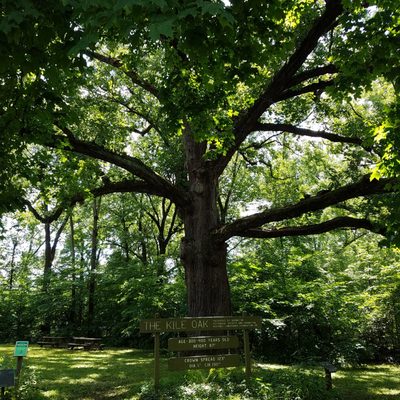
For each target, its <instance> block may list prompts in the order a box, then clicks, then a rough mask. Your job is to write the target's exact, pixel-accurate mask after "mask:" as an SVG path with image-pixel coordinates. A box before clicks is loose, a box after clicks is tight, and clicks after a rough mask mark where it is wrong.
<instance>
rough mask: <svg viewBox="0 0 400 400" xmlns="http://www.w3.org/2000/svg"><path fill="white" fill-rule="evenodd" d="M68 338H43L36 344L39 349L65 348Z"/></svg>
mask: <svg viewBox="0 0 400 400" xmlns="http://www.w3.org/2000/svg"><path fill="white" fill-rule="evenodd" d="M67 342H68V338H67V337H64V336H43V337H42V339H41V340H40V341H38V342H37V344H38V345H39V346H40V347H44V346H49V347H66V345H67Z"/></svg>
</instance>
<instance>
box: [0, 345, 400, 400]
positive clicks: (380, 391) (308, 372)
mask: <svg viewBox="0 0 400 400" xmlns="http://www.w3.org/2000/svg"><path fill="white" fill-rule="evenodd" d="M13 348H14V346H11V345H0V360H1V358H2V356H4V355H9V356H11V355H12V353H13ZM11 361H12V362H13V360H11ZM26 365H27V366H29V368H30V369H31V370H32V371H33V375H34V378H36V381H37V386H38V387H39V394H38V396H36V397H35V400H41V399H51V400H72V399H74V400H76V399H79V400H134V399H137V398H138V394H139V392H140V390H141V387H142V386H143V385H145V384H146V383H147V384H149V383H151V382H152V377H153V355H152V353H149V352H145V351H141V350H135V349H106V350H103V351H81V350H73V351H71V350H65V349H47V348H46V349H41V348H39V347H38V346H35V345H33V346H30V348H29V352H28V358H27V359H26ZM207 374H208V373H207V371H193V372H190V374H189V376H188V375H185V373H182V372H170V371H167V367H166V361H165V360H164V361H163V362H162V365H161V379H162V385H163V386H164V387H168V386H169V385H177V384H184V382H185V379H186V380H188V379H189V380H192V379H193V380H196V381H197V382H202V381H206V378H207ZM254 379H258V380H262V381H263V382H266V383H267V384H268V385H269V384H271V385H272V386H274V385H286V386H287V387H288V388H291V389H290V390H292V392H293V393H296V388H297V387H301V388H302V393H306V396H305V397H304V398H307V399H313V398H318V399H320V398H324V397H325V392H324V390H325V389H324V373H323V370H322V369H321V368H303V367H292V366H290V367H289V366H282V365H272V364H259V368H258V369H257V370H256V371H255V374H254ZM333 382H334V390H333V391H332V392H331V393H330V394H329V396H328V395H326V398H327V399H328V398H329V399H338V400H395V399H398V400H400V367H399V366H391V365H379V366H368V367H366V368H360V369H344V370H339V371H338V372H337V373H335V374H334V375H333ZM314 396H315V397H314ZM234 398H235V399H236V398H238V397H234Z"/></svg>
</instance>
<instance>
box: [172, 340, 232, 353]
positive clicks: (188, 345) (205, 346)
mask: <svg viewBox="0 0 400 400" xmlns="http://www.w3.org/2000/svg"><path fill="white" fill-rule="evenodd" d="M238 347H239V338H238V337H237V336H197V337H186V338H170V339H168V350H169V351H186V350H209V349H236V348H238Z"/></svg>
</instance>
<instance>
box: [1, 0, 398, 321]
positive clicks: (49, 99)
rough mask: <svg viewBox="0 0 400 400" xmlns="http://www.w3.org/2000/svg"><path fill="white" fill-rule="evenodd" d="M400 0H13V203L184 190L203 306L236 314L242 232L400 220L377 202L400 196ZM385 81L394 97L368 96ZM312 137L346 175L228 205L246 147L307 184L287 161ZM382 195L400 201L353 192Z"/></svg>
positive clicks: (4, 78) (193, 305) (9, 204)
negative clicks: (237, 245)
mask: <svg viewBox="0 0 400 400" xmlns="http://www.w3.org/2000/svg"><path fill="white" fill-rule="evenodd" d="M396 3H397V2H396V1H395V0H386V1H383V0H382V1H381V0H376V1H373V2H370V3H366V2H360V1H351V2H350V1H344V0H343V1H340V0H326V1H320V0H317V1H314V0H312V1H311V0H301V1H299V0H272V1H254V0H247V1H243V0H240V1H239V0H238V1H237V0H231V1H230V2H227V1H226V2H223V1H220V0H195V1H194V0H192V1H189V0H119V1H115V2H114V1H108V0H90V1H89V0H88V1H85V2H81V1H74V0H63V1H56V0H52V1H48V2H41V1H36V0H21V1H19V2H13V1H9V0H6V1H3V2H2V8H1V15H2V21H1V23H0V46H1V51H2V55H3V60H2V64H1V67H0V74H1V77H0V85H1V94H0V98H1V111H0V112H1V148H0V156H1V158H2V166H3V169H2V171H1V172H0V176H1V190H2V192H1V209H2V210H9V209H12V208H15V207H18V206H19V207H26V206H27V205H28V206H29V207H31V208H33V205H32V204H33V203H34V202H35V199H37V198H38V196H39V193H40V196H42V198H44V199H45V200H46V201H47V206H46V207H48V208H47V210H48V211H47V213H46V216H44V217H42V220H43V222H44V223H50V222H51V221H53V220H56V219H57V218H58V217H59V216H60V215H61V213H62V212H63V211H64V210H65V209H66V208H68V207H69V206H71V205H73V204H74V203H76V202H79V201H82V200H84V199H85V198H86V197H88V196H100V195H105V194H107V193H116V192H136V193H146V194H149V195H154V196H159V197H162V198H165V199H168V200H169V201H171V202H172V203H174V205H175V207H176V209H177V210H178V214H179V217H180V218H181V220H182V221H183V226H184V237H183V239H182V242H181V260H182V263H183V265H184V269H185V276H186V285H187V294H188V313H189V314H190V315H223V314H229V313H231V304H230V292H229V283H228V276H227V268H226V263H227V260H226V259H227V242H228V241H229V240H230V239H231V238H234V237H247V238H249V237H250V238H266V239H267V238H272V237H282V236H287V235H291V236H293V235H308V234H318V233H323V232H327V231H331V230H334V229H343V228H355V229H359V228H360V229H368V230H372V231H374V232H377V233H381V234H385V233H388V232H390V234H391V235H393V233H395V228H393V227H389V228H390V229H388V225H387V224H386V220H383V219H382V218H383V217H382V216H381V215H380V214H379V209H381V210H382V209H383V208H384V209H385V215H386V216H387V215H388V213H390V212H392V211H393V210H394V207H395V203H396V201H393V199H394V200H396V197H395V196H396V193H395V191H396V188H397V180H396V177H395V168H393V166H395V165H396V151H397V150H396V145H398V143H397V142H398V141H397V142H396V139H394V138H395V132H396V129H397V125H396V124H397V123H398V121H396V118H395V117H394V116H395V114H396V113H395V112H394V110H396V101H397V93H396V89H397V88H398V73H399V56H398V38H399V20H400V13H399V11H398V10H397V5H396ZM374 82H375V83H374ZM377 82H379V83H378V84H377ZM373 83H374V85H375V87H376V85H381V86H383V87H384V88H385V91H384V92H382V99H381V101H380V100H379V99H378V100H377V101H376V104H380V105H379V106H377V105H376V104H375V103H374V102H373V101H372V100H370V99H369V100H368V99H366V96H367V93H368V91H370V90H371V87H373ZM374 136H375V139H377V140H375V141H374ZM280 138H283V139H282V140H281V139H280ZM285 138H288V139H287V140H286V139H285ZM293 138H296V139H293ZM307 138H312V140H314V142H312V141H311V142H310V140H311V139H308V141H307ZM297 139H299V140H303V142H304V143H317V144H318V145H319V146H325V149H328V150H329V151H331V152H334V154H332V159H331V160H332V163H334V164H342V166H343V167H342V174H341V177H340V179H336V180H335V179H331V180H330V181H329V184H326V182H325V183H323V182H322V181H323V180H322V179H321V187H320V188H318V187H315V188H313V190H312V193H307V194H305V193H303V194H301V193H298V194H297V195H296V196H292V197H291V198H288V199H287V201H286V202H283V203H282V201H280V202H275V201H274V200H273V198H272V197H271V198H264V199H263V198H259V199H258V205H261V204H263V205H264V209H262V210H258V211H257V212H255V213H253V214H251V215H246V216H243V215H240V214H238V213H237V215H236V218H233V217H232V216H231V217H228V212H227V209H228V207H229V201H230V196H231V194H232V191H231V190H230V189H229V187H228V188H227V187H226V186H225V187H222V183H223V182H226V181H227V178H228V176H227V170H228V169H229V168H231V167H230V166H231V165H232V163H233V162H234V161H235V160H236V161H237V157H241V159H242V160H244V162H247V163H248V164H249V165H254V164H257V165H259V166H263V168H265V170H266V171H267V173H268V174H269V175H270V177H272V178H274V179H282V185H289V186H290V185H292V186H293V187H297V186H296V182H298V181H299V179H301V177H299V176H298V171H293V174H291V175H292V176H291V179H292V180H290V179H289V178H290V177H278V178H277V177H276V174H277V173H279V171H278V172H277V171H275V170H274V165H273V158H274V154H276V153H277V152H278V151H279V149H285V147H286V148H287V147H288V151H290V150H294V149H295V148H296V149H297V148H298V145H299V143H302V142H298V141H296V140H297ZM331 144H332V146H331ZM333 144H334V145H333ZM329 146H331V147H329ZM333 146H336V147H333ZM305 148H306V147H303V149H305ZM308 148H309V147H308ZM332 149H335V150H332ZM282 151H283V150H282ZM298 157H299V159H300V155H298ZM349 158H352V160H353V161H352V162H349V161H348V159H349ZM372 166H375V169H373V168H372ZM328 170H329V168H327V170H326V171H321V174H322V175H323V174H325V176H326V174H328V172H327V171H328ZM372 171H373V175H372V176H371V172H372ZM393 171H394V172H393ZM322 175H321V176H322ZM229 176H231V175H229ZM373 178H379V179H373ZM228 180H229V179H228ZM228 186H229V185H228ZM246 190H250V188H247V189H246ZM393 193H394V194H393ZM374 197H377V198H379V202H385V207H383V206H382V207H376V206H374V207H372V206H371V207H366V206H365V203H362V202H360V201H358V202H357V201H353V202H352V199H360V198H368V199H372V198H374ZM392 206H393V207H392ZM335 207H336V208H335ZM322 210H331V211H330V213H328V214H324V215H325V218H321V211H322ZM337 210H340V212H338V211H337ZM388 210H389V211H388ZM326 215H331V217H330V218H326ZM304 216H309V217H310V218H309V221H312V223H309V224H304V223H302V224H300V225H299V223H300V222H301V221H303V220H302V217H304Z"/></svg>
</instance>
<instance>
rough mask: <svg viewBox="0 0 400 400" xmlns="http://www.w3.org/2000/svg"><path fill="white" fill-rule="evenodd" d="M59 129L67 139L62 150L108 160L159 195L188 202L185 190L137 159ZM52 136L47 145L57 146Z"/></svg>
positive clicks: (56, 140) (58, 140) (180, 203)
mask: <svg viewBox="0 0 400 400" xmlns="http://www.w3.org/2000/svg"><path fill="white" fill-rule="evenodd" d="M59 129H61V130H62V132H64V134H65V135H66V138H67V139H68V145H67V146H65V144H62V149H63V150H68V151H73V152H76V153H79V154H81V155H85V156H89V157H93V158H95V159H98V160H102V161H106V162H109V163H111V164H113V165H116V166H118V167H120V168H123V169H125V170H126V171H128V172H130V173H132V174H133V175H135V176H137V177H139V178H141V179H142V180H143V181H144V182H146V184H147V187H151V188H152V190H151V191H152V193H157V195H159V196H162V197H166V198H168V199H170V200H172V201H173V202H174V203H176V204H177V205H179V206H182V207H183V206H185V205H186V204H187V203H188V201H189V199H188V195H187V194H186V192H185V191H183V190H181V189H179V188H177V187H175V186H174V185H172V184H171V183H170V182H168V181H167V180H165V179H164V178H162V177H161V176H160V175H158V174H156V173H155V172H154V171H153V170H152V169H151V168H149V167H148V166H147V165H145V164H144V163H143V162H142V161H140V160H139V159H137V158H135V157H130V156H128V155H127V154H118V153H114V152H112V151H111V150H108V149H106V148H104V147H102V146H99V145H98V144H96V143H93V142H90V143H89V142H84V141H82V140H79V139H77V138H76V137H75V136H74V135H73V134H72V132H71V131H70V130H69V129H68V128H61V127H59ZM53 138H54V139H55V143H52V144H48V145H49V146H51V147H57V145H59V143H60V142H61V140H60V138H59V137H57V136H56V135H54V137H53ZM147 190H148V189H147ZM146 193H147V192H146Z"/></svg>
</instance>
